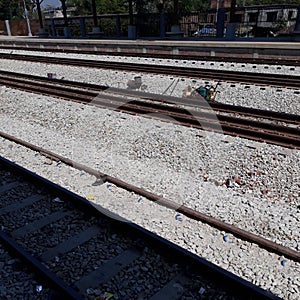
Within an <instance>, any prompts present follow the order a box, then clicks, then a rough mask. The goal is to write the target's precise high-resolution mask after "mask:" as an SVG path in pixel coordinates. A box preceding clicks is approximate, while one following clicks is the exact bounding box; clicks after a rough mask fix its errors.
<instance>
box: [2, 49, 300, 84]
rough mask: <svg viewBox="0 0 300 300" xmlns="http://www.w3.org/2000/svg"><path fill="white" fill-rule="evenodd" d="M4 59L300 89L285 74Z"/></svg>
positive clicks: (14, 56) (17, 57) (34, 58)
mask: <svg viewBox="0 0 300 300" xmlns="http://www.w3.org/2000/svg"><path fill="white" fill-rule="evenodd" d="M0 59H14V60H24V61H32V62H42V63H49V64H62V65H69V66H80V67H88V68H101V69H111V70H123V71H131V72H137V73H139V72H143V73H154V74H164V75H166V74H168V75H172V76H180V77H188V78H205V79H212V80H217V81H218V80H219V81H227V82H238V83H248V84H259V85H270V86H280V87H286V88H295V89H299V87H300V76H292V75H286V74H284V75H281V74H266V73H262V74H260V73H254V72H234V71H228V70H213V69H209V70H208V69H203V68H187V67H174V66H172V67H171V66H167V65H157V64H155V65H151V64H149V65H146V64H137V63H122V62H112V61H109V62H107V61H99V60H81V59H72V58H56V57H43V56H32V55H21V54H4V53H1V54H0Z"/></svg>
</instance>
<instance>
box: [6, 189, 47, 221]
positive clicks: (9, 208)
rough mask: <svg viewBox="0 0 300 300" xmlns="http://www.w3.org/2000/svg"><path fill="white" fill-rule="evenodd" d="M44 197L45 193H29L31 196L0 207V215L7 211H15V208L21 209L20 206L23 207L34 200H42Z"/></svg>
mask: <svg viewBox="0 0 300 300" xmlns="http://www.w3.org/2000/svg"><path fill="white" fill-rule="evenodd" d="M45 197H46V196H45V195H38V194H35V195H31V196H29V197H27V198H25V199H23V200H21V201H20V202H17V203H14V204H11V205H8V206H5V207H2V208H1V209H0V216H2V215H4V214H7V213H11V212H14V211H17V210H19V209H22V208H24V207H26V206H30V205H32V204H33V203H35V202H38V201H41V200H43V199H44V198H45Z"/></svg>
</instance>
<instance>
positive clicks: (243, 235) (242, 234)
mask: <svg viewBox="0 0 300 300" xmlns="http://www.w3.org/2000/svg"><path fill="white" fill-rule="evenodd" d="M0 136H1V137H2V138H5V139H8V140H10V141H13V142H15V143H17V144H19V145H22V146H24V147H26V148H29V149H31V150H34V151H37V152H39V153H40V154H41V155H43V156H45V157H47V158H49V159H51V160H54V161H60V162H63V163H65V164H66V165H69V166H71V167H73V168H76V169H78V170H83V171H85V172H87V173H89V174H91V175H94V176H95V177H97V178H99V179H101V180H102V181H103V182H106V181H108V182H111V183H113V184H115V185H116V186H118V187H120V188H123V189H125V190H128V191H131V192H134V193H136V194H139V195H141V196H143V197H145V198H147V199H149V200H151V201H154V202H156V203H158V204H160V205H162V206H164V207H167V208H170V209H174V210H175V211H177V212H179V213H182V214H184V215H185V216H187V217H189V218H191V219H194V220H197V221H201V222H203V223H206V224H209V225H211V226H213V227H215V228H218V229H220V230H224V231H226V232H228V233H231V234H233V235H234V236H236V237H238V238H240V239H243V240H246V241H248V242H251V243H255V244H257V245H258V246H260V247H262V248H264V249H266V250H268V251H271V252H274V253H277V254H279V255H284V256H285V257H287V258H290V259H292V260H294V261H297V262H300V252H298V251H296V250H293V249H290V248H287V247H285V246H282V245H280V244H277V243H275V242H272V241H270V240H268V239H266V238H264V237H261V236H259V235H256V234H253V233H251V232H248V231H246V230H244V229H241V228H238V227H236V226H234V225H231V224H228V223H225V222H223V221H221V220H218V219H216V218H214V217H211V216H208V215H206V214H203V213H201V212H198V211H196V210H193V209H191V208H188V207H186V206H184V205H179V204H178V203H176V202H174V201H171V200H169V199H166V198H163V197H161V196H159V195H156V194H154V193H152V192H149V191H146V190H144V189H142V188H139V187H137V186H134V185H132V184H129V183H126V182H125V181H123V180H121V179H118V178H115V177H112V176H110V175H107V174H105V173H102V172H99V171H97V170H95V169H93V168H91V167H88V166H85V165H82V164H80V163H77V162H75V161H73V160H71V159H69V158H66V157H63V156H61V155H59V154H56V153H54V152H51V151H48V150H46V149H43V148H41V147H38V146H36V145H34V144H31V143H29V142H26V141H23V140H21V139H18V138H16V137H14V136H11V135H9V134H6V133H4V132H0Z"/></svg>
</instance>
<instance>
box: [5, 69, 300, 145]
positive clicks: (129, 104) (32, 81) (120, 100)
mask: <svg viewBox="0 0 300 300" xmlns="http://www.w3.org/2000/svg"><path fill="white" fill-rule="evenodd" d="M6 73H7V74H1V75H0V84H2V85H7V86H10V87H13V88H18V89H22V90H25V91H29V92H35V93H42V94H46V95H51V96H56V97H62V98H64V99H67V100H70V101H77V102H80V103H84V104H89V105H94V106H99V107H102V108H111V109H114V110H117V111H122V112H126V113H131V114H139V115H143V116H146V117H148V116H153V115H152V114H153V113H154V114H157V113H159V114H161V115H163V116H165V117H166V116H167V117H169V118H171V119H172V121H173V122H175V123H178V124H181V125H185V126H191V127H195V128H200V129H205V130H208V131H214V132H219V133H224V134H229V135H234V136H240V137H244V138H250V139H254V140H257V141H264V142H268V143H272V144H277V145H281V146H284V147H289V148H296V149H300V139H299V136H300V129H299V128H297V126H298V127H299V125H300V116H297V115H289V114H279V113H277V112H274V113H272V112H268V115H267V116H263V114H264V113H266V112H265V111H259V110H253V109H249V110H247V109H246V108H245V107H244V108H240V109H237V108H236V107H234V106H228V105H227V106H226V105H225V106H224V107H222V105H220V104H213V105H214V106H215V109H216V110H218V109H219V112H218V114H217V115H216V114H215V113H213V112H212V111H207V110H200V111H199V110H196V109H194V108H195V105H196V103H195V102H193V100H187V103H190V102H189V101H191V103H192V105H194V107H193V109H190V108H189V107H188V105H187V106H185V107H179V106H178V101H181V102H180V103H181V104H184V100H182V99H181V100H179V98H173V100H172V97H166V98H162V97H161V96H160V97H155V98H152V97H151V94H150V95H149V94H144V95H143V96H142V99H141V98H140V94H139V93H134V92H133V93H131V92H129V91H124V90H120V89H109V90H108V87H103V86H100V87H99V92H97V91H96V90H95V89H96V86H95V85H93V86H92V88H93V89H92V90H86V89H84V87H83V86H82V83H79V84H78V85H76V83H75V82H72V83H71V82H70V81H63V80H61V81H59V80H54V81H52V80H47V79H45V78H42V79H41V80H39V77H37V76H32V75H28V76H24V77H23V75H22V74H13V73H10V74H8V73H9V72H6ZM105 91H109V92H105ZM124 95H126V96H128V97H131V98H125V99H124ZM203 103H204V102H203ZM205 105H206V108H209V109H210V107H209V105H208V104H207V103H206V102H205ZM199 106H200V107H201V105H199ZM196 107H197V105H196ZM202 108H203V106H202ZM226 109H228V111H226ZM234 110H235V111H236V112H238V113H240V114H245V115H250V116H251V114H252V116H255V117H257V116H259V117H260V118H267V119H268V117H269V116H270V119H271V120H276V121H278V122H286V123H287V124H288V126H286V125H285V126H282V125H277V124H274V123H270V122H261V121H254V120H253V119H246V118H241V117H233V116H231V115H228V114H220V112H222V113H223V112H224V111H225V112H226V113H228V112H230V113H232V112H233V111H234ZM149 114H150V115H149Z"/></svg>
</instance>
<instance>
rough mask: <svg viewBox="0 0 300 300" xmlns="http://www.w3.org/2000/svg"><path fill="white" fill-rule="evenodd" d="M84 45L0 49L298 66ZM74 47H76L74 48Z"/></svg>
mask: <svg viewBox="0 0 300 300" xmlns="http://www.w3.org/2000/svg"><path fill="white" fill-rule="evenodd" d="M86 47H87V46H86V45H85V47H81V46H80V45H76V46H74V45H72V46H70V47H68V46H65V47H64V46H63V45H61V46H60V48H57V46H55V47H54V46H53V47H51V46H48V45H47V46H44V47H41V46H32V45H30V46H29V45H26V46H20V45H16V44H14V45H0V49H4V50H12V51H13V50H25V51H37V52H55V53H73V54H90V55H99V56H100V55H103V56H125V57H131V56H133V57H142V58H158V59H167V60H168V59H173V60H190V61H211V62H232V63H240V64H256V65H259V64H263V65H286V66H299V65H300V60H299V59H298V58H297V57H296V58H295V57H293V56H284V57H282V56H277V57H276V59H274V57H271V58H268V57H263V58H259V57H258V58H254V57H245V56H243V57H240V56H238V54H235V56H233V55H230V54H228V53H222V52H221V51H219V52H218V53H215V56H212V55H207V50H204V51H202V52H201V50H200V51H199V49H197V50H195V51H194V52H195V54H192V53H191V52H193V51H188V54H186V53H185V52H184V51H180V52H181V54H175V53H170V52H168V51H164V53H157V52H153V51H152V52H151V53H143V52H137V51H130V49H126V50H127V51H126V52H125V51H122V52H116V51H111V49H107V50H101V49H100V48H98V49H97V50H95V47H91V48H90V49H87V48H86ZM75 48H76V49H75Z"/></svg>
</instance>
